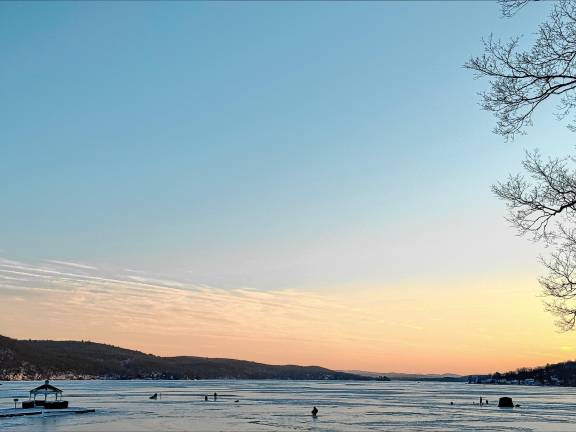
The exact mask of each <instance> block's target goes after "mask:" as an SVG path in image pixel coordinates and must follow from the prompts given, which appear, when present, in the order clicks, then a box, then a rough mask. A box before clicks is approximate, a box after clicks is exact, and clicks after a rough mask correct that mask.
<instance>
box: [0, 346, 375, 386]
mask: <svg viewBox="0 0 576 432" xmlns="http://www.w3.org/2000/svg"><path fill="white" fill-rule="evenodd" d="M50 378H53V379H54V378H59V379H87V378H103V379H147V378H149V379H219V378H230V379H293V380H373V379H374V378H371V377H366V376H362V375H356V374H351V373H346V372H338V371H333V370H330V369H326V368H322V367H318V366H296V365H283V366H276V365H267V364H262V363H256V362H250V361H244V360H232V359H218V358H205V357H188V356H182V357H159V356H155V355H152V354H144V353H142V352H140V351H134V350H128V349H124V348H119V347H115V346H112V345H105V344H99V343H94V342H84V341H83V342H78V341H44V340H17V339H12V338H8V337H4V336H0V380H41V379H50Z"/></svg>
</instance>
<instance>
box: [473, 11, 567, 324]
mask: <svg viewBox="0 0 576 432" xmlns="http://www.w3.org/2000/svg"><path fill="white" fill-rule="evenodd" d="M528 2H529V0H501V1H500V3H501V5H502V13H503V15H504V16H505V17H511V16H513V15H514V14H515V13H516V12H517V11H518V10H519V9H520V8H522V7H524V6H525V5H526V4H527V3H528ZM465 67H467V68H469V69H471V70H473V71H474V72H475V73H476V76H477V77H487V78H488V79H489V80H490V86H489V90H488V91H486V92H484V93H482V94H481V100H482V103H481V105H482V107H483V109H485V110H487V111H490V112H492V113H493V114H494V115H495V116H496V118H497V124H496V127H495V129H494V132H495V133H498V134H500V135H502V136H504V138H505V139H514V137H515V136H516V135H517V134H523V133H525V130H526V128H527V127H528V126H531V125H532V115H533V113H534V112H535V110H536V109H537V108H538V106H540V105H541V104H542V103H543V102H545V101H548V100H555V101H556V102H557V104H558V117H559V118H561V119H562V118H566V116H568V115H570V113H571V111H572V110H573V109H574V108H575V107H576V0H560V1H558V2H556V3H554V4H553V6H552V10H551V12H550V15H549V16H548V18H547V19H546V20H545V21H544V22H543V23H542V24H540V26H539V28H538V31H537V33H536V38H535V41H534V43H533V45H532V46H531V47H530V48H529V49H527V50H525V49H522V48H521V45H520V39H518V38H516V39H512V40H510V41H508V42H502V41H499V40H494V38H493V37H490V38H488V40H486V41H485V44H484V53H483V54H482V55H481V56H478V57H473V58H471V59H470V60H469V61H468V62H467V63H466V64H465ZM568 127H570V128H571V129H572V130H576V123H575V122H574V121H572V122H569V124H568ZM523 167H524V171H525V173H524V174H517V175H511V176H509V178H508V179H507V180H506V181H504V182H499V183H497V184H496V185H494V186H493V191H494V193H495V194H496V196H498V197H499V198H500V199H502V200H504V201H505V202H506V204H507V207H508V220H509V221H510V222H511V223H512V224H513V225H514V226H515V227H516V228H517V230H518V231H519V233H521V234H523V235H528V236H530V237H531V238H532V239H533V240H535V241H542V242H544V243H545V244H546V245H548V246H552V247H553V249H552V250H553V252H552V253H551V254H550V256H549V257H548V258H546V259H544V258H542V259H541V260H542V263H543V265H544V267H545V268H546V270H547V274H546V275H545V276H543V277H541V278H540V279H539V282H540V284H541V286H542V288H543V291H544V294H545V296H547V298H548V301H547V302H546V308H547V310H548V311H550V312H552V313H553V314H555V315H556V316H557V317H558V321H557V324H558V326H559V328H560V329H561V330H563V331H567V330H573V329H574V328H575V327H576V159H575V158H574V157H570V156H569V157H564V158H548V159H544V158H543V157H542V156H541V155H540V153H539V152H538V151H534V152H528V153H526V157H525V159H524V161H523Z"/></svg>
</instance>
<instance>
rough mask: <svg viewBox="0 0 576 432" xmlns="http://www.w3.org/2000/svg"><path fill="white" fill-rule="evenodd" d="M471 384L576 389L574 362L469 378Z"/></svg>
mask: <svg viewBox="0 0 576 432" xmlns="http://www.w3.org/2000/svg"><path fill="white" fill-rule="evenodd" d="M468 380H469V382H471V383H481V384H527V385H557V386H570V387H576V361H567V362H562V363H555V364H547V365H546V366H540V367H535V368H520V369H517V370H515V371H511V372H504V373H500V372H496V373H494V374H492V375H478V376H470V377H469V378H468Z"/></svg>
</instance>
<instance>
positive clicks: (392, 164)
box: [0, 2, 576, 373]
mask: <svg viewBox="0 0 576 432" xmlns="http://www.w3.org/2000/svg"><path fill="white" fill-rule="evenodd" d="M548 8H549V5H548V4H546V3H545V2H544V4H535V5H533V6H532V7H530V8H526V9H524V10H522V11H520V12H519V13H518V14H517V15H516V16H515V17H514V18H512V19H503V18H501V17H500V11H499V6H498V5H497V4H496V3H492V2H404V3H402V2H397V3H395V2H382V3H376V2H366V3H348V2H336V3H324V2H319V3H305V2H294V3H283V2H271V3H263V2H254V3H233V2H219V3H209V2H170V3H166V2H144V3H136V2H124V3H112V2H91V3H87V2H86V3H84V2H78V3H73V2H61V3H50V4H48V3H45V2H31V3H27V2H22V3H1V4H0V55H1V58H2V60H1V61H0V82H1V85H0V131H1V132H0V184H1V190H2V193H1V198H2V199H1V204H0V334H3V335H6V336H10V337H16V338H32V339H42V338H45V339H78V340H80V339H84V340H94V341H98V342H105V343H112V344H114V345H120V346H123V347H128V348H135V349H139V350H143V351H145V352H149V353H154V354H159V355H185V354H189V355H201V356H210V357H230V358H241V359H248V360H255V361H262V362H268V363H281V364H285V363H296V364H318V365H322V366H326V367H331V368H337V369H362V370H371V371H380V372H388V371H397V372H430V373H438V372H455V373H482V372H493V371H495V370H509V369H515V368H517V367H520V366H535V365H540V364H545V363H552V362H556V361H562V360H567V359H572V358H574V356H575V353H574V350H576V335H574V334H572V333H567V334H560V333H558V332H557V331H556V328H555V327H554V323H553V321H554V319H553V317H552V316H550V315H549V314H547V313H546V312H544V310H543V306H542V299H541V298H540V297H539V292H540V291H539V287H538V282H537V277H538V275H539V274H540V272H541V271H542V269H541V267H540V264H539V263H538V259H537V258H538V255H539V254H541V253H546V251H545V250H542V249H541V248H540V247H539V246H538V245H536V244H533V243H531V242H529V241H528V240H527V239H525V238H519V237H517V236H516V233H515V231H514V230H513V229H512V228H510V227H509V224H508V223H507V222H506V221H505V220H504V214H505V209H504V205H503V203H502V202H499V201H498V200H497V199H496V198H495V197H494V196H493V195H492V193H491V192H490V185H491V184H493V183H495V182H496V181H497V180H501V179H504V178H505V177H506V175H507V174H508V173H509V172H513V173H514V172H517V171H519V170H520V161H521V159H522V155H523V153H524V151H525V150H526V149H530V150H531V149H534V148H536V147H538V148H540V149H541V150H542V152H543V153H544V154H550V155H565V154H568V153H569V152H570V151H572V150H573V143H574V134H573V133H571V132H569V131H568V130H567V129H566V128H565V127H564V124H563V123H562V122H559V121H557V120H556V119H555V117H554V115H553V109H554V107H553V106H550V107H549V108H548V109H543V110H542V111H541V112H540V113H539V114H538V115H537V116H536V117H535V126H534V127H533V128H530V129H529V131H528V135H526V136H521V137H519V138H517V139H516V141H514V142H504V140H503V139H502V137H500V136H497V135H494V134H493V133H492V132H491V130H492V128H493V127H494V124H495V120H494V118H493V117H492V116H491V115H489V114H488V113H486V112H483V111H481V110H480V108H479V106H478V102H479V98H478V96H477V92H478V91H481V90H482V89H484V88H486V86H487V83H486V82H485V81H481V80H474V77H473V74H471V73H470V71H467V70H465V69H464V68H463V67H462V65H463V63H464V62H465V61H466V60H467V59H468V58H469V57H470V56H472V55H477V54H480V53H481V51H482V37H486V36H488V35H489V34H490V33H491V32H493V33H494V34H495V35H497V36H500V37H503V38H507V37H510V36H513V35H520V34H524V35H525V38H524V39H525V40H527V41H528V40H530V38H531V33H532V32H533V31H534V30H535V29H536V26H537V24H538V23H539V22H540V21H542V19H543V18H544V17H545V16H546V13H547V10H548Z"/></svg>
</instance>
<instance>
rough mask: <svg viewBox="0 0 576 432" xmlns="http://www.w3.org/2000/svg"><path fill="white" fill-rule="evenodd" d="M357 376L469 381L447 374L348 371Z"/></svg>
mask: <svg viewBox="0 0 576 432" xmlns="http://www.w3.org/2000/svg"><path fill="white" fill-rule="evenodd" d="M346 372H348V373H353V374H357V375H365V376H368V377H372V378H376V377H380V376H385V377H387V378H389V379H391V380H394V381H467V380H468V377H464V376H461V375H456V374H451V373H446V374H411V373H400V372H367V371H359V370H350V371H346Z"/></svg>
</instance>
